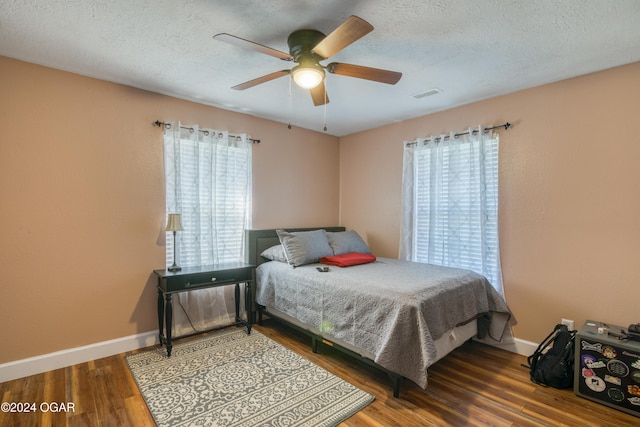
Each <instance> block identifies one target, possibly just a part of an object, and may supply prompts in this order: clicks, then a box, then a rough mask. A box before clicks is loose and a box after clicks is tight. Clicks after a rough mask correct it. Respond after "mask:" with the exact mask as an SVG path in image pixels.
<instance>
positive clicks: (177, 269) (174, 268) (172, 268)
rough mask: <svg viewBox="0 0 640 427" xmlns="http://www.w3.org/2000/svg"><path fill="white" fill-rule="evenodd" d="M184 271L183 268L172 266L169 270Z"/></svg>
mask: <svg viewBox="0 0 640 427" xmlns="http://www.w3.org/2000/svg"><path fill="white" fill-rule="evenodd" d="M180 270H182V267H178V266H177V265H172V266H171V267H168V268H167V271H180Z"/></svg>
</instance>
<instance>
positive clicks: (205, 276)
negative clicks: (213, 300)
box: [153, 262, 255, 356]
mask: <svg viewBox="0 0 640 427" xmlns="http://www.w3.org/2000/svg"><path fill="white" fill-rule="evenodd" d="M153 272H154V273H155V274H156V276H158V329H159V331H160V345H163V344H164V345H166V347H167V355H168V356H171V348H172V347H173V346H172V345H171V340H172V339H178V338H184V337H188V336H192V335H196V334H199V333H203V332H209V331H213V330H216V329H221V328H226V327H229V326H235V325H244V326H246V327H247V334H250V333H251V321H252V319H251V301H253V299H252V292H251V287H252V284H253V280H254V275H255V266H254V265H251V264H245V263H242V262H236V263H227V264H215V265H207V266H199V267H183V268H182V270H181V271H175V272H171V271H168V270H154V271H153ZM240 283H246V286H245V292H246V293H245V310H246V312H247V320H246V321H245V320H244V319H242V318H241V317H240ZM228 285H235V287H236V288H235V291H236V292H235V303H236V321H235V322H234V323H231V324H230V325H224V326H220V327H216V328H212V329H208V330H206V331H199V332H195V333H193V334H187V335H182V336H180V337H173V338H172V337H171V325H172V322H173V303H172V298H171V297H172V295H173V294H177V293H180V292H189V291H193V290H197V289H206V288H216V287H219V286H228ZM164 328H166V332H167V334H166V336H165V335H164Z"/></svg>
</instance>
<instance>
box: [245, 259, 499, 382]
mask: <svg viewBox="0 0 640 427" xmlns="http://www.w3.org/2000/svg"><path fill="white" fill-rule="evenodd" d="M318 266H319V264H310V265H305V266H300V267H296V268H292V267H291V266H289V265H288V264H286V263H282V262H277V261H272V262H267V263H264V264H261V265H260V266H259V267H258V268H257V272H256V278H257V294H256V302H257V303H258V304H261V305H263V306H266V307H267V309H268V311H269V312H271V313H273V314H275V315H277V316H280V317H283V318H285V320H288V321H292V320H295V322H293V323H295V324H297V325H298V326H301V327H304V328H306V329H308V330H310V331H312V332H314V333H317V334H319V335H322V336H324V337H326V338H327V339H329V340H331V341H334V342H336V343H338V344H340V345H342V346H344V347H346V348H348V349H350V350H352V351H355V352H356V353H358V354H360V355H362V356H363V357H367V358H369V359H371V360H373V361H374V362H376V363H377V364H379V365H380V366H382V367H384V368H386V369H388V370H390V371H392V372H395V373H398V374H400V375H402V376H404V377H406V378H409V379H411V380H412V381H414V382H415V383H416V384H418V385H419V386H421V387H423V388H424V387H426V385H427V373H426V370H427V368H428V366H430V365H431V364H433V363H435V361H437V360H439V359H440V358H442V357H443V356H444V355H445V354H446V353H448V352H449V351H451V350H452V349H453V348H455V347H457V345H459V344H460V343H461V342H464V340H466V339H468V338H469V337H470V336H471V335H472V334H478V335H480V336H481V337H489V338H490V339H492V340H495V341H500V340H501V339H502V337H503V336H504V335H505V331H506V330H507V329H508V322H509V319H510V317H511V314H510V312H509V309H508V307H507V305H506V303H505V302H504V299H503V298H502V297H501V296H500V295H499V294H498V293H497V292H496V291H495V289H494V288H493V287H492V286H491V284H490V283H489V282H488V281H487V280H486V278H484V277H483V276H481V275H479V274H476V273H473V272H471V271H469V270H463V269H456V268H448V267H440V266H434V265H430V264H422V263H413V262H407V261H400V260H395V259H389V258H378V260H377V261H376V262H374V263H371V264H364V265H358V266H352V267H348V268H338V267H331V268H330V269H329V271H328V272H319V271H318V270H317V268H316V267H318ZM459 328H460V329H459ZM458 335H459V336H458Z"/></svg>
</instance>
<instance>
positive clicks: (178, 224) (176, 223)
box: [166, 213, 184, 231]
mask: <svg viewBox="0 0 640 427" xmlns="http://www.w3.org/2000/svg"><path fill="white" fill-rule="evenodd" d="M182 230H184V228H182V215H181V214H179V213H171V214H169V217H168V218H167V228H166V231H182Z"/></svg>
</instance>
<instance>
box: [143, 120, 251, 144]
mask: <svg viewBox="0 0 640 427" xmlns="http://www.w3.org/2000/svg"><path fill="white" fill-rule="evenodd" d="M151 124H152V125H153V126H158V127H164V128H165V129H171V123H165V122H161V121H160V120H156V121H155V122H151ZM180 128H181V129H189V130H190V131H191V132H193V130H194V129H193V128H190V127H187V126H180ZM198 132H202V133H204V134H205V135H207V136H209V131H208V130H200V129H198ZM229 136H230V137H232V138H234V137H235V138H238V135H231V134H229ZM247 139H248V140H249V142H250V143H252V144H260V140H259V139H253V138H247Z"/></svg>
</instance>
